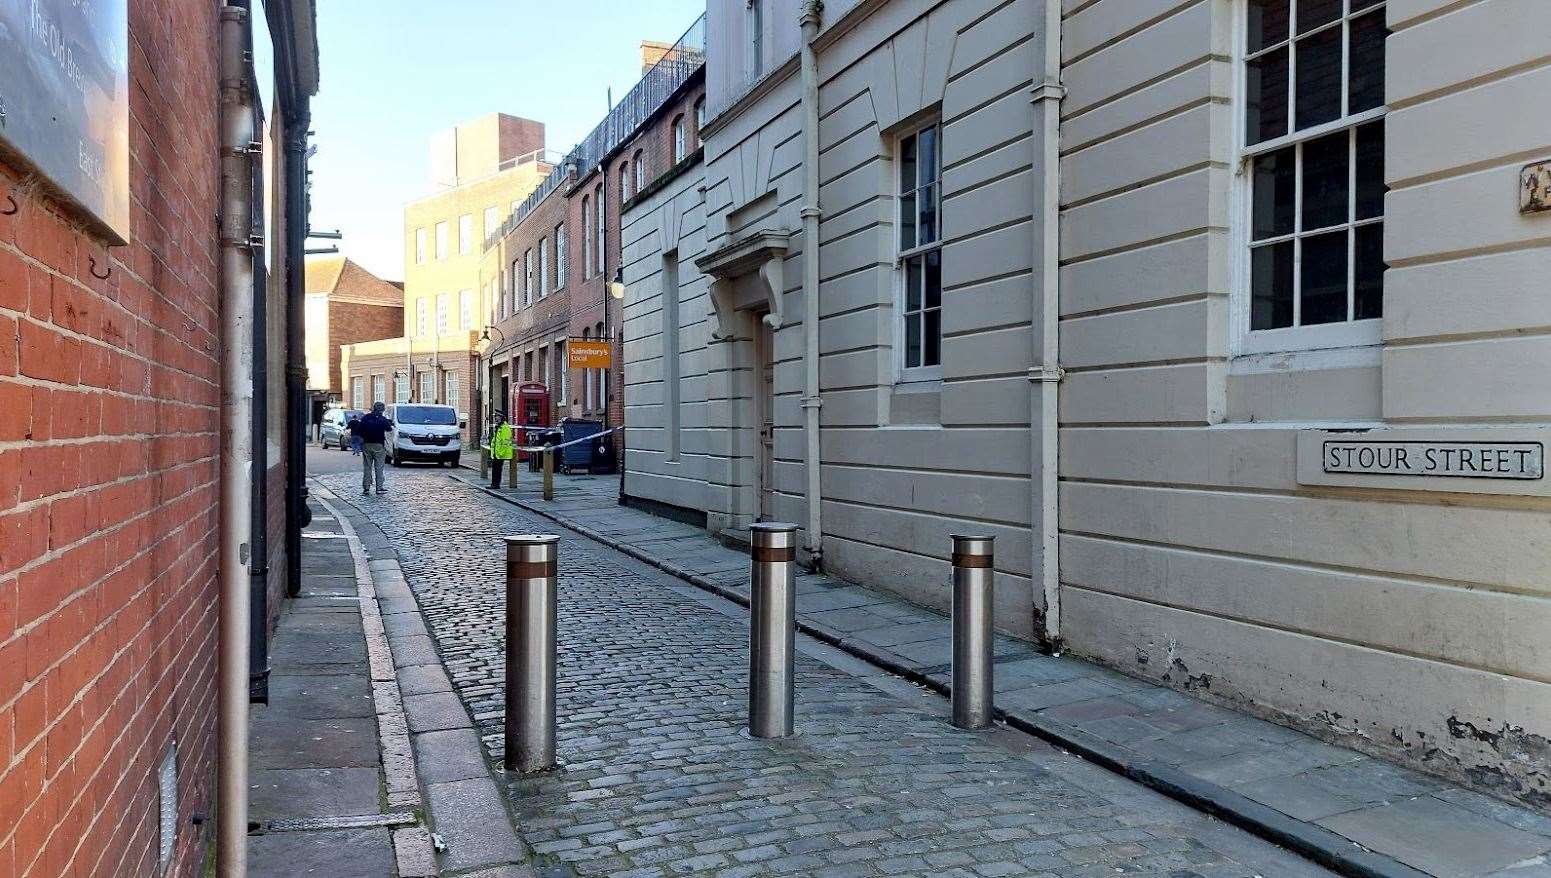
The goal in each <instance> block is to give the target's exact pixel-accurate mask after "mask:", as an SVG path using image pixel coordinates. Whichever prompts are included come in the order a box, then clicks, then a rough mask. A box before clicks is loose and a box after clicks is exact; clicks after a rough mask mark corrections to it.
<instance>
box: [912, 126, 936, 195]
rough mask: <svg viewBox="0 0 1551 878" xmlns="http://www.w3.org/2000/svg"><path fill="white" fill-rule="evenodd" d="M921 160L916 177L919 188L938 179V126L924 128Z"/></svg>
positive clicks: (917, 164)
mask: <svg viewBox="0 0 1551 878" xmlns="http://www.w3.org/2000/svg"><path fill="white" fill-rule="evenodd" d="M919 139H920V141H921V144H920V152H919V156H920V158H919V160H918V161H917V162H916V176H917V183H916V185H918V186H925V185H926V184H927V183H931V182H934V181H935V180H936V179H937V126H935V125H933V126H932V127H930V128H923V129H922V130H921V134H920V138H919Z"/></svg>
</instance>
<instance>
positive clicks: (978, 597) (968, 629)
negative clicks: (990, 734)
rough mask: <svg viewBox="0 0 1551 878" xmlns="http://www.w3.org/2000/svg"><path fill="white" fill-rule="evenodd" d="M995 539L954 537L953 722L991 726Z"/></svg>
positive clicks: (964, 726)
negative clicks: (993, 560) (993, 559)
mask: <svg viewBox="0 0 1551 878" xmlns="http://www.w3.org/2000/svg"><path fill="white" fill-rule="evenodd" d="M994 541H995V538H994V537H977V536H963V535H960V534H954V535H953V724H954V725H956V726H958V727H959V728H961V729H983V728H985V727H986V726H989V725H990V724H991V712H992V710H993V706H994V700H995V691H994V688H993V685H992V678H991V647H992V641H991V636H992V635H991V632H992V625H991V622H992V609H991V608H992V605H993V603H994V601H995V573H994V571H993V569H992V557H993V555H994Z"/></svg>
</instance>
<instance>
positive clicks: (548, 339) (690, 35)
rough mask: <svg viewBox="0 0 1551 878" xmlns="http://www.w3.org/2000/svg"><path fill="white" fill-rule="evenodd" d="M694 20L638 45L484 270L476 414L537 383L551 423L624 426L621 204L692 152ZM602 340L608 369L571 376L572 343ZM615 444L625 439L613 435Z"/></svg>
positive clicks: (697, 70)
mask: <svg viewBox="0 0 1551 878" xmlns="http://www.w3.org/2000/svg"><path fill="white" fill-rule="evenodd" d="M703 39H704V38H703V20H699V21H697V22H696V23H695V24H694V25H693V26H691V28H690V29H689V31H688V32H687V33H686V34H685V35H684V37H683V38H681V39H680V40H679V41H677V42H675V43H673V44H671V45H667V44H662V43H651V42H643V43H642V44H641V53H642V60H643V67H645V74H644V75H643V77H642V79H641V81H640V83H638V84H637V85H636V87H635V88H633V89H632V90H631V91H630V93H629V94H627V95H626V96H625V98H624V100H622V101H620V102H619V104H618V105H616V107H615V108H614V110H612V111H611V112H610V114H609V116H608V117H606V118H605V119H604V120H602V121H601V122H600V123H599V124H598V126H597V128H595V129H594V130H593V132H592V133H591V134H590V135H589V136H588V137H587V139H586V140H584V141H583V142H582V143H581V144H579V145H578V146H577V147H576V149H574V150H572V152H571V153H570V154H568V155H567V156H566V158H565V160H564V161H563V162H562V163H561V164H560V165H559V166H557V167H556V168H555V169H554V170H553V171H552V172H551V174H550V177H549V179H546V180H545V181H544V182H543V184H541V185H540V187H539V189H538V191H536V192H535V193H534V194H533V195H532V196H530V197H529V199H528V201H526V202H525V203H523V204H522V205H521V206H520V207H519V208H518V210H517V211H516V213H515V219H514V221H513V222H511V223H509V224H508V226H507V228H506V231H505V232H504V234H502V235H501V237H500V238H499V239H496V240H493V241H492V242H490V244H491V246H490V247H489V248H488V249H487V250H486V253H485V257H484V259H483V261H482V263H481V274H480V284H481V287H480V289H481V294H482V297H483V300H484V301H485V302H486V303H487V305H486V310H485V314H486V319H487V321H489V323H490V331H489V332H488V333H486V335H487V339H486V340H485V342H484V350H483V352H482V357H483V368H482V369H481V379H482V381H483V382H484V384H483V385H482V387H483V388H485V390H484V392H485V393H486V394H487V395H488V404H486V405H484V406H483V407H482V408H483V413H484V414H485V415H486V416H488V413H489V411H490V410H491V408H492V407H496V408H500V409H502V410H509V409H510V407H511V393H512V391H513V390H514V389H515V387H516V386H517V385H518V384H520V383H523V382H528V381H538V382H542V383H544V384H546V385H547V386H548V387H549V389H550V393H551V398H552V400H553V402H554V406H555V409H554V412H553V413H552V418H553V421H556V422H558V421H559V419H561V418H564V417H573V418H588V419H593V420H598V421H601V422H603V424H604V425H606V426H610V427H612V426H618V425H622V424H623V423H624V421H625V399H624V394H623V393H622V392H621V388H623V387H624V382H623V360H622V357H621V334H620V331H621V326H622V325H623V313H622V307H621V306H622V302H621V300H620V299H617V298H615V297H614V293H617V292H618V291H619V288H618V287H617V285H616V284H614V283H613V282H614V281H616V280H617V279H618V278H619V276H620V267H621V241H620V213H621V208H622V207H623V206H625V205H626V204H627V203H628V202H629V201H630V200H631V199H633V198H635V197H637V195H639V194H640V193H641V192H643V191H647V190H649V189H650V188H651V187H652V186H653V184H654V183H655V181H657V180H658V179H660V178H662V177H663V176H665V175H667V174H668V172H669V171H670V170H671V169H673V168H674V167H675V166H676V165H680V164H686V163H689V162H691V161H693V156H694V155H696V154H697V153H698V150H699V146H700V142H699V137H700V133H699V122H700V121H703V119H704V107H705V97H704V96H705V86H704V82H705V78H704V73H703V55H702V53H701V51H700V48H699V47H700V46H701V45H702V43H703ZM598 339H604V340H607V341H608V343H609V348H610V366H609V367H608V368H606V369H605V368H593V369H572V368H571V367H570V365H569V361H568V359H567V356H566V354H567V351H568V350H569V346H570V342H571V341H573V340H580V341H595V340H598ZM616 444H619V445H622V444H623V443H622V442H621V441H620V440H618V439H616Z"/></svg>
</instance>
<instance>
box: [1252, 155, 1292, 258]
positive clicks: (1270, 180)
mask: <svg viewBox="0 0 1551 878" xmlns="http://www.w3.org/2000/svg"><path fill="white" fill-rule="evenodd" d="M1296 161H1297V157H1296V153H1295V151H1294V148H1293V147H1291V146H1289V147H1286V148H1285V149H1279V150H1277V151H1276V152H1271V153H1266V154H1265V155H1263V156H1259V157H1257V158H1256V159H1255V207H1254V213H1255V217H1254V230H1253V232H1252V234H1253V236H1254V239H1255V240H1257V241H1258V240H1260V239H1262V238H1272V237H1275V236H1277V235H1286V234H1289V233H1291V232H1292V230H1293V207H1294V205H1295V203H1296V199H1297V195H1296V191H1297V190H1296V185H1297V178H1296V176H1295V175H1296V171H1295V163H1296Z"/></svg>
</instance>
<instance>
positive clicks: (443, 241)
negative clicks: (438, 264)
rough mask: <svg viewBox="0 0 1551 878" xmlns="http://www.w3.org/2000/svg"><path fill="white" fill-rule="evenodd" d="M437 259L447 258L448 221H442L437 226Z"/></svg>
mask: <svg viewBox="0 0 1551 878" xmlns="http://www.w3.org/2000/svg"><path fill="white" fill-rule="evenodd" d="M436 258H437V260H438V261H439V260H442V259H446V258H447V221H446V220H442V221H441V222H439V223H437V224H436Z"/></svg>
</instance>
